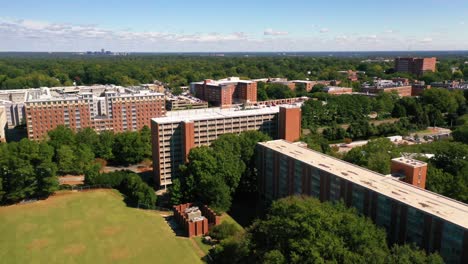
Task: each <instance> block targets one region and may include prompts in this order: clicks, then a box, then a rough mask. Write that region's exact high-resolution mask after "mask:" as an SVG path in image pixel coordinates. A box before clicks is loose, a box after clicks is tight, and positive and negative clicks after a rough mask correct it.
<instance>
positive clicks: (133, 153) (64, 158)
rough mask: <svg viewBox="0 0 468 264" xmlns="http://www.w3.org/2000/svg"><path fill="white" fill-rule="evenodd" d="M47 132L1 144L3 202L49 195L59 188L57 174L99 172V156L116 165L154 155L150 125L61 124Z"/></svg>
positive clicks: (0, 193)
mask: <svg viewBox="0 0 468 264" xmlns="http://www.w3.org/2000/svg"><path fill="white" fill-rule="evenodd" d="M48 136H49V138H48V139H47V140H44V141H30V140H28V139H22V140H21V141H20V142H11V143H3V144H0V203H15V202H19V201H21V200H24V199H32V198H43V197H47V196H49V195H50V194H52V193H53V192H54V191H56V190H57V189H58V178H57V175H66V174H73V175H78V174H93V173H94V174H96V173H97V172H98V171H99V169H100V166H101V164H97V163H96V162H95V159H96V158H101V159H104V160H106V161H110V162H111V163H112V164H114V165H128V164H135V163H138V162H141V161H143V160H144V159H146V158H151V132H150V130H149V128H148V127H144V128H143V129H142V130H141V131H139V132H125V133H120V134H113V133H111V132H103V133H101V134H99V135H98V134H97V133H96V132H95V131H94V130H92V129H90V128H85V129H83V130H80V131H79V132H77V133H75V132H73V131H72V130H71V129H69V128H67V127H65V126H59V127H57V128H56V129H54V130H51V131H49V133H48ZM103 177H104V176H103ZM128 178H129V180H131V182H129V183H128V184H129V186H133V185H135V186H137V185H139V184H140V183H139V182H136V183H135V182H134V181H135V179H134V177H133V176H132V177H128ZM89 183H92V182H89ZM106 184H107V183H106ZM119 184H120V183H119ZM119 184H117V185H118V186H120V185H119ZM132 184H133V185H132ZM111 185H112V186H114V185H113V184H111ZM117 185H115V186H117ZM145 185H146V183H145ZM146 186H147V185H146ZM122 188H123V187H122ZM148 188H150V187H148Z"/></svg>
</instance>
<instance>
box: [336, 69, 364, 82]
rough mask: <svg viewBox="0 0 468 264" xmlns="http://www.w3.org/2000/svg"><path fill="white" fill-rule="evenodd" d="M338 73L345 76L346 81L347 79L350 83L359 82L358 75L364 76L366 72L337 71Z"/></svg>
mask: <svg viewBox="0 0 468 264" xmlns="http://www.w3.org/2000/svg"><path fill="white" fill-rule="evenodd" d="M338 73H341V74H343V75H346V79H348V80H350V81H352V82H355V81H358V80H359V74H365V73H366V72H364V71H353V70H347V71H338Z"/></svg>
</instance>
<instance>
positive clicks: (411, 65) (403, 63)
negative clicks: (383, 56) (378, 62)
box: [395, 57, 437, 76]
mask: <svg viewBox="0 0 468 264" xmlns="http://www.w3.org/2000/svg"><path fill="white" fill-rule="evenodd" d="M436 63H437V58H435V57H432V58H395V71H396V72H407V73H412V74H414V75H417V76H420V75H422V74H423V73H425V72H435V70H436Z"/></svg>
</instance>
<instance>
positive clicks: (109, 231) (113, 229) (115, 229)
mask: <svg viewBox="0 0 468 264" xmlns="http://www.w3.org/2000/svg"><path fill="white" fill-rule="evenodd" d="M121 230H122V227H120V226H108V227H105V228H103V229H102V230H101V231H100V232H99V233H100V234H101V235H105V236H113V235H115V234H117V233H119V232H120V231H121Z"/></svg>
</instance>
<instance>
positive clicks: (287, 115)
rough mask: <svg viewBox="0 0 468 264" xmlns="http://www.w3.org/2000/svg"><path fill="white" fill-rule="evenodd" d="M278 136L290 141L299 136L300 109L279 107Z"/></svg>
mask: <svg viewBox="0 0 468 264" xmlns="http://www.w3.org/2000/svg"><path fill="white" fill-rule="evenodd" d="M278 121H279V127H278V129H279V131H278V135H279V138H281V139H285V140H287V141H290V142H294V141H297V140H299V138H300V137H301V109H300V108H286V107H280V112H279V120H278Z"/></svg>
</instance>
